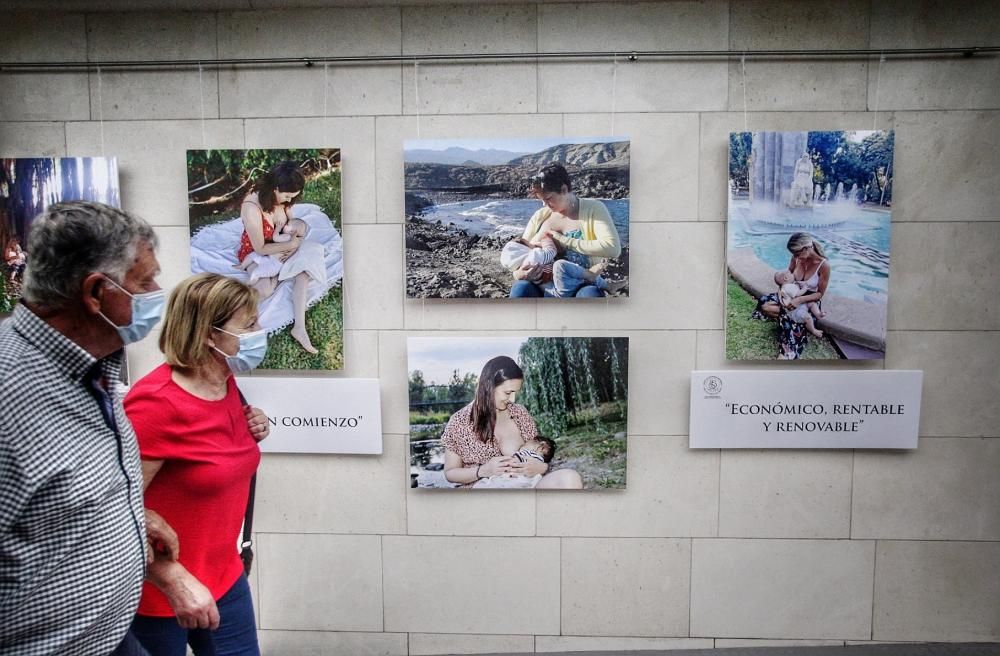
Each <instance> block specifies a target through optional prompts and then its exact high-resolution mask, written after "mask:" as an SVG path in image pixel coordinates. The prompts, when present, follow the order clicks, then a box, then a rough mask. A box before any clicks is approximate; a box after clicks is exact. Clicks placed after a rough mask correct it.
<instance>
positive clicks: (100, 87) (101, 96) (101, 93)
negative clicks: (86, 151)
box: [97, 64, 106, 157]
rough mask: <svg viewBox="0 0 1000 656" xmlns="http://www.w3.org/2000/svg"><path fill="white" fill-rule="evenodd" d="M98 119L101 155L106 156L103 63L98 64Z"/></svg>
mask: <svg viewBox="0 0 1000 656" xmlns="http://www.w3.org/2000/svg"><path fill="white" fill-rule="evenodd" d="M97 120H98V121H100V125H101V157H105V156H106V153H105V150H104V87H103V82H102V81H101V65H100V64H97Z"/></svg>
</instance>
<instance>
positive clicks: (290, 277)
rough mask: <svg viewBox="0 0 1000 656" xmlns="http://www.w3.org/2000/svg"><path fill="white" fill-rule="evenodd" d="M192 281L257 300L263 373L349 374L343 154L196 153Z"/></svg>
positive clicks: (191, 168) (191, 172) (191, 184)
mask: <svg viewBox="0 0 1000 656" xmlns="http://www.w3.org/2000/svg"><path fill="white" fill-rule="evenodd" d="M187 165H188V217H189V221H190V226H191V272H192V273H202V272H211V273H218V274H222V275H224V276H229V277H232V278H236V279H238V280H240V281H242V282H245V283H246V284H248V285H250V286H252V287H253V288H254V289H256V290H257V293H258V295H259V308H258V311H259V314H260V323H261V325H262V326H263V327H264V328H265V329H266V330H267V332H268V349H267V357H266V358H265V360H264V362H263V363H262V364H261V365H260V368H261V369H282V370H289V369H293V370H294V369H343V367H344V340H343V324H344V316H343V302H342V300H343V299H342V289H343V286H342V284H341V283H342V281H343V276H344V262H343V253H344V248H343V240H342V238H341V234H340V230H341V216H340V211H341V204H340V150H339V149H337V148H325V149H323V148H320V149H310V150H259V149H258V150H189V151H188V153H187Z"/></svg>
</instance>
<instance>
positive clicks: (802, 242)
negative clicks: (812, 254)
mask: <svg viewBox="0 0 1000 656" xmlns="http://www.w3.org/2000/svg"><path fill="white" fill-rule="evenodd" d="M807 246H812V247H813V250H814V251H816V255H819V256H820V257H822V258H825V257H826V253H824V252H823V247H822V246H820V244H819V242H818V241H816V239H815V238H813V236H812V235H810V234H809V233H808V232H796V233H793V234H792V236H791V237H789V238H788V251H789V252H790V253H791V254H792V255H796V254H797V253H798V251H800V250H802V249H803V248H805V247H807Z"/></svg>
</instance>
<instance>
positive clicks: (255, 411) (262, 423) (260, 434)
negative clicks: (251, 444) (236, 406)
mask: <svg viewBox="0 0 1000 656" xmlns="http://www.w3.org/2000/svg"><path fill="white" fill-rule="evenodd" d="M243 415H244V416H245V417H246V418H247V427H248V428H249V429H250V435H252V436H253V439H255V440H257V441H258V442H260V441H261V440H263V439H264V438H265V437H267V436H268V435H270V434H271V425H270V424H269V423H268V421H267V415H266V414H264V411H263V410H261V409H260V408H255V407H253V406H252V405H245V406H243Z"/></svg>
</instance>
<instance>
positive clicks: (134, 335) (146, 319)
mask: <svg viewBox="0 0 1000 656" xmlns="http://www.w3.org/2000/svg"><path fill="white" fill-rule="evenodd" d="M105 280H107V281H108V282H110V283H111V284H112V285H114V286H115V287H117V288H118V289H120V290H122V291H123V292H125V293H126V294H128V295H129V296H130V297H131V298H132V321H131V322H129V324H128V325H127V326H119V325H118V324H116V323H115V322H113V321H112V320H111V319H108V318H107V317H106V316H105V315H104V313H103V312H98V314H99V315H100V316H101V318H102V319H104V320H105V321H107V322H108V323H109V324H111V326H112V327H113V328H114V329H115V330H117V331H118V336H119V337H121V340H122V343H124V344H134V343H136V342H138V341H139V340H141V339H142V338H143V337H145V336H146V335H148V334H149V331H150V330H152V329H153V326H155V325H156V324H158V323H159V322H160V317H162V316H163V305H164V304H165V303H166V299H167V293H166V292H165V291H163V290H162V289H159V290H157V291H155V292H145V293H143V294H133V293H132V292H130V291H129V290H127V289H125V288H124V287H122V286H121V285H119V284H118V283H116V282H115V281H114V280H112V279H111V278H108V277H107V276H105Z"/></svg>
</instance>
